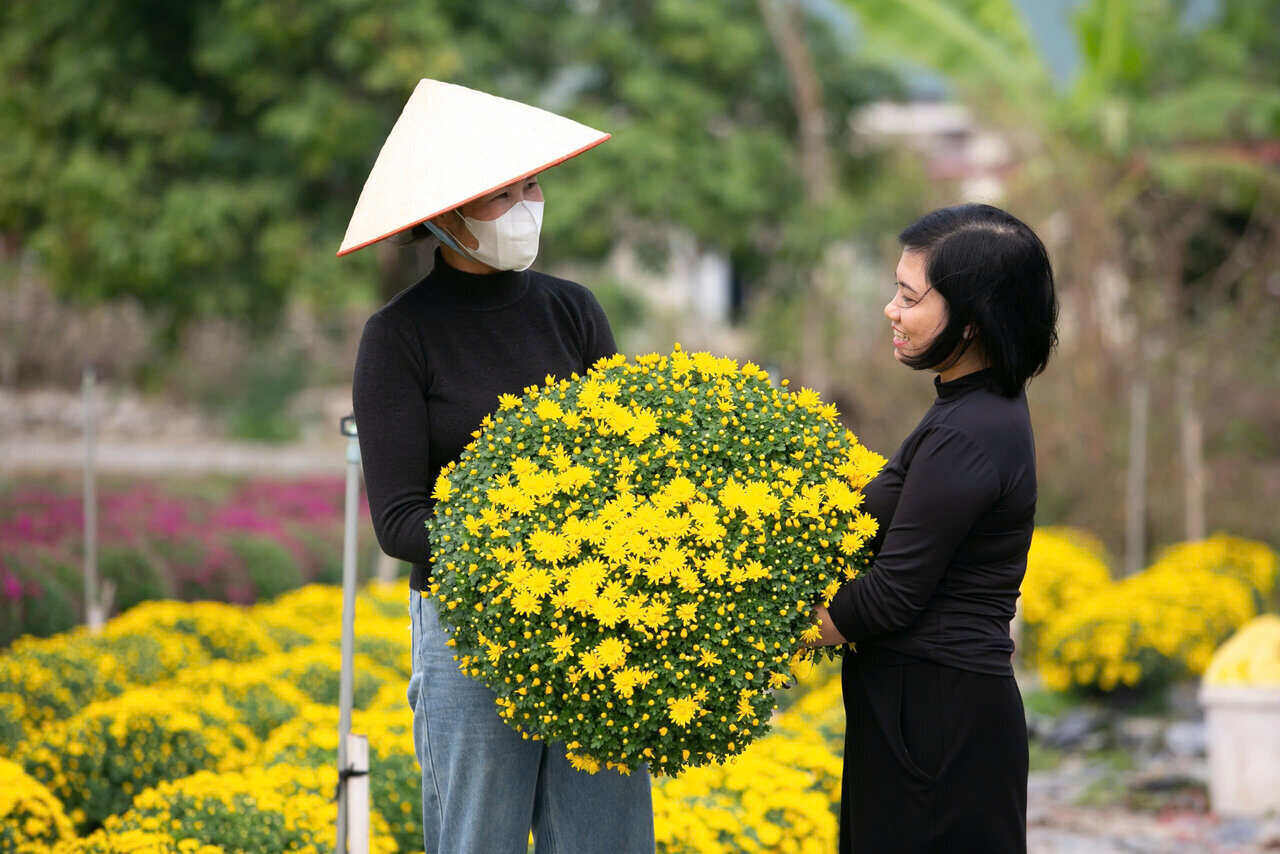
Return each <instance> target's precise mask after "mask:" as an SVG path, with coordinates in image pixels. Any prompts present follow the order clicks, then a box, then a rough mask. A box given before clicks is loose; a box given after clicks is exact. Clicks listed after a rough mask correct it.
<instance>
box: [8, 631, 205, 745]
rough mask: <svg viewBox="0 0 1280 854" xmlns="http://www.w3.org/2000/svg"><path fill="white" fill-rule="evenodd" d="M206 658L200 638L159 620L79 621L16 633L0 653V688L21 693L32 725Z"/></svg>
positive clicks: (28, 723) (26, 721)
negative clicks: (149, 623) (131, 624)
mask: <svg viewBox="0 0 1280 854" xmlns="http://www.w3.org/2000/svg"><path fill="white" fill-rule="evenodd" d="M206 660H207V656H206V655H205V653H204V651H203V650H202V648H201V645H200V642H199V641H198V640H196V639H195V638H193V637H191V636H189V635H181V634H176V633H174V632H169V631H164V630H163V629H162V628H161V627H158V626H153V627H148V628H145V629H143V630H142V631H137V632H135V631H133V630H131V629H129V630H126V629H124V628H123V627H122V626H120V625H119V624H115V622H114V621H113V624H112V625H110V626H109V627H108V628H107V629H106V630H105V631H104V632H103V633H102V634H101V635H98V636H93V635H90V634H89V632H88V630H87V629H85V628H84V627H79V628H76V629H74V630H73V631H70V632H66V633H63V634H61V635H57V636H55V637H51V638H33V637H23V638H19V639H18V640H17V641H15V642H14V644H13V645H12V646H11V647H10V648H9V649H8V650H6V651H5V654H4V655H3V656H0V693H6V694H17V695H19V696H21V697H22V698H23V701H24V706H25V713H24V714H25V718H24V721H23V724H24V725H25V727H26V728H27V729H29V730H34V729H36V728H38V727H40V726H42V725H44V724H46V723H48V722H50V721H55V720H61V719H65V718H66V717H68V716H70V715H72V714H74V713H75V712H77V711H79V710H80V709H81V708H83V707H84V705H85V704H87V703H90V702H93V701H95V700H103V699H106V698H108V697H114V696H116V695H118V694H120V693H122V692H123V691H125V690H127V689H128V688H130V687H133V686H137V685H150V684H154V683H157V682H162V681H164V680H166V679H169V678H171V677H173V676H174V675H175V674H177V673H179V672H180V671H181V670H182V669H183V668H184V667H190V666H192V665H198V664H200V663H202V662H204V661H206ZM0 714H4V712H3V711H0Z"/></svg>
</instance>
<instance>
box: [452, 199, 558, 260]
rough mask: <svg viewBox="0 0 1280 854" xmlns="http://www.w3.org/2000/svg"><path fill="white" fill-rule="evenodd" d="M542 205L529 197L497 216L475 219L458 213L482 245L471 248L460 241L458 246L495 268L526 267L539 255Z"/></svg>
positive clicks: (474, 257)
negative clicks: (529, 199) (494, 217)
mask: <svg viewBox="0 0 1280 854" xmlns="http://www.w3.org/2000/svg"><path fill="white" fill-rule="evenodd" d="M542 205H543V203H542V202H531V201H528V200H525V201H520V202H516V203H515V204H514V205H512V206H511V207H510V208H508V209H507V211H506V213H504V214H503V215H502V216H500V217H498V218H497V219H472V218H471V217H469V216H465V215H463V214H462V213H461V212H459V214H458V215H459V216H461V217H462V220H463V222H465V223H466V224H467V228H468V229H470V230H471V233H472V234H473V235H474V236H475V238H476V240H477V241H479V243H480V245H479V246H477V247H476V248H475V249H469V248H467V247H466V246H465V245H462V241H460V240H459V241H456V243H457V246H456V248H458V249H461V250H462V251H463V252H465V253H466V254H467V255H470V256H471V257H472V258H473V259H475V260H476V261H479V262H480V263H482V264H488V265H489V266H490V267H492V268H494V269H495V270H527V269H529V266H530V265H531V264H533V259H534V258H537V257H538V235H539V234H540V233H541V231H542Z"/></svg>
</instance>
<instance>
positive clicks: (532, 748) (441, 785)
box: [409, 590, 654, 854]
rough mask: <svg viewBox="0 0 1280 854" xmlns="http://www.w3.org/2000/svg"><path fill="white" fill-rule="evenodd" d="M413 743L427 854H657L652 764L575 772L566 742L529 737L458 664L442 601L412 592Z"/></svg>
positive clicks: (484, 688) (410, 680)
mask: <svg viewBox="0 0 1280 854" xmlns="http://www.w3.org/2000/svg"><path fill="white" fill-rule="evenodd" d="M409 616H410V621H411V623H412V625H413V676H412V677H410V679H409V707H410V708H411V709H412V710H413V746H414V750H415V751H416V752H417V755H418V764H419V765H420V766H421V768H422V832H423V842H424V843H425V845H426V851H427V852H428V854H508V852H510V854H525V852H527V851H528V840H529V831H530V830H532V831H533V836H534V845H535V848H534V850H535V851H536V852H537V854H561V852H563V854H590V852H600V854H632V852H635V854H652V852H653V850H654V839H653V801H652V799H651V797H650V793H649V773H648V769H647V768H645V767H643V766H642V767H641V768H639V769H637V770H636V771H633V772H632V773H631V774H630V775H623V774H619V773H617V772H616V771H605V770H602V771H600V772H598V773H596V774H588V773H586V772H585V771H578V770H576V769H575V768H574V767H573V766H572V765H570V764H569V761H568V760H567V759H565V754H564V745H563V744H559V743H554V742H553V743H547V742H545V741H533V740H532V739H530V740H525V739H522V738H521V737H520V734H519V733H518V732H516V731H515V730H513V729H512V728H511V727H509V726H508V725H507V724H506V723H505V722H503V720H502V719H501V718H499V717H498V712H497V708H496V707H495V705H494V694H493V692H492V691H490V690H489V689H488V688H486V687H485V686H484V685H482V684H480V683H479V682H477V681H476V680H474V679H472V678H471V677H469V676H466V675H465V674H463V673H462V672H461V671H460V670H459V669H458V663H457V662H456V661H454V660H453V655H454V650H453V647H450V646H446V645H445V640H446V639H447V638H448V634H447V633H446V630H445V628H444V627H443V626H442V625H441V624H440V622H439V620H438V618H437V615H436V608H435V603H434V602H433V601H432V600H431V599H430V598H428V597H426V596H423V595H422V594H420V593H419V592H418V591H416V590H411V591H410V592H409Z"/></svg>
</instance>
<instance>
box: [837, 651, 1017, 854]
mask: <svg viewBox="0 0 1280 854" xmlns="http://www.w3.org/2000/svg"><path fill="white" fill-rule="evenodd" d="M842 682H843V688H844V708H845V718H846V722H845V740H844V784H843V791H842V793H841V798H840V854H897V853H898V852H902V854H907V852H911V854H917V852H947V854H961V852H983V853H984V854H987V853H988V852H990V854H1003V852H1025V851H1026V850H1027V721H1026V715H1025V712H1024V710H1023V708H1022V695H1021V694H1020V693H1019V692H1018V685H1017V683H1016V682H1015V681H1014V679H1013V677H1012V676H989V675H985V674H981V673H973V672H970V671H967V670H959V669H956V668H954V667H946V666H943V665H940V664H933V663H931V662H928V661H922V660H920V659H916V658H909V657H906V656H900V655H896V654H893V653H889V652H885V651H875V652H872V653H871V654H866V655H863V654H849V655H846V656H845V660H844V667H843V673H842Z"/></svg>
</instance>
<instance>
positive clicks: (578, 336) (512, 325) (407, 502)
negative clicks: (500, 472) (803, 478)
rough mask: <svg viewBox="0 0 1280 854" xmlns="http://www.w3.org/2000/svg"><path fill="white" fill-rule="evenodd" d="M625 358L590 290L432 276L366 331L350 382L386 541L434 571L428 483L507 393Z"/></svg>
mask: <svg viewBox="0 0 1280 854" xmlns="http://www.w3.org/2000/svg"><path fill="white" fill-rule="evenodd" d="M615 352H616V349H615V346H614V342H613V332H612V330H610V328H609V321H608V319H607V318H606V317H605V314H604V310H603V309H601V308H600V304H599V303H598V302H596V299H595V297H594V296H592V294H591V292H590V291H588V290H587V289H586V288H584V287H582V286H581V285H578V284H574V283H573V282H569V281H565V280H564V279H557V278H555V277H553V276H547V275H544V274H542V273H537V272H534V271H532V270H526V271H524V272H501V273H495V274H492V275H487V276H479V275H473V274H470V273H463V272H461V271H459V270H457V269H455V268H453V267H450V266H449V265H448V264H447V263H446V262H445V261H444V259H443V258H442V256H441V254H440V252H439V250H437V251H436V256H435V267H434V268H433V269H432V271H431V273H430V274H429V275H428V276H427V277H426V278H424V279H423V280H422V281H420V282H418V283H417V284H416V285H413V286H412V287H409V288H406V289H405V290H403V291H401V292H400V293H399V294H397V295H396V296H395V297H393V298H392V299H391V301H390V302H388V303H387V304H386V305H384V306H383V307H382V308H380V309H378V310H377V311H376V312H374V314H373V315H372V316H370V318H369V320H368V321H367V322H366V323H365V326H364V333H363V335H362V336H361V338H360V349H359V352H358V354H357V355H356V365H355V374H354V377H353V381H352V400H353V403H354V406H355V416H356V428H357V433H358V436H359V440H360V457H361V462H362V463H363V466H364V479H365V488H366V489H367V491H368V494H369V510H370V512H371V514H372V516H373V530H374V533H375V534H376V535H377V538H378V544H379V545H380V546H381V547H382V550H383V551H384V552H386V553H387V554H389V555H391V556H392V557H395V558H400V559H401V560H404V561H408V562H409V563H411V564H413V571H412V574H411V576H410V584H411V585H412V586H413V588H414V589H417V590H423V589H425V588H426V586H427V577H428V575H429V574H430V570H429V567H430V564H431V547H430V544H429V543H428V541H427V529H426V525H425V523H426V521H427V519H428V518H430V516H431V513H432V510H433V507H434V504H435V502H434V501H433V500H432V499H431V487H432V485H433V484H434V483H435V480H436V476H437V475H438V474H439V473H440V470H441V469H442V468H443V467H444V466H445V465H447V464H448V463H449V462H451V461H452V460H455V459H457V458H458V456H459V455H460V454H461V453H462V449H463V448H464V447H466V445H467V444H468V443H469V442H471V439H472V436H471V433H472V431H474V430H476V429H477V428H478V427H479V425H480V422H481V421H482V420H483V419H484V416H485V415H487V414H489V413H491V412H493V411H495V410H496V409H497V408H498V396H499V395H501V394H505V393H510V394H515V395H519V394H521V393H522V392H523V390H524V389H525V388H526V387H528V386H531V385H540V384H541V383H542V382H543V380H544V379H545V378H546V376H547V375H548V374H551V375H553V376H555V377H558V378H563V377H568V376H569V375H570V374H573V373H577V374H585V373H586V371H587V369H588V368H589V367H590V366H591V365H593V364H594V363H595V362H596V361H597V360H598V359H600V358H602V357H605V356H611V355H613V354H614V353H615Z"/></svg>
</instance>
